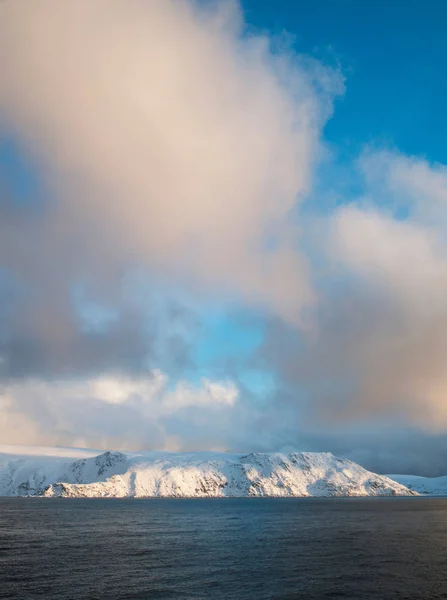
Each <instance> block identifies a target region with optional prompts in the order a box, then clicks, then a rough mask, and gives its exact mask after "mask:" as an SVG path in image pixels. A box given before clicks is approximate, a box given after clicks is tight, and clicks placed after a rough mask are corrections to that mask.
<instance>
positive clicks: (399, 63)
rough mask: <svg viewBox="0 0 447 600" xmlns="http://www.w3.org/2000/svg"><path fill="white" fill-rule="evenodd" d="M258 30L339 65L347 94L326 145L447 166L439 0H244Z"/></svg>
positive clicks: (446, 9)
mask: <svg viewBox="0 0 447 600" xmlns="http://www.w3.org/2000/svg"><path fill="white" fill-rule="evenodd" d="M243 7H244V11H245V16H246V19H247V21H248V23H250V24H251V25H253V26H254V27H257V28H260V29H266V30H268V31H270V32H274V33H276V34H278V35H279V34H281V33H282V32H284V31H286V32H288V33H291V34H292V35H293V36H294V48H295V49H296V50H298V51H299V52H305V53H308V54H311V55H313V56H316V57H318V58H322V59H323V60H324V61H326V62H329V63H332V64H334V63H335V64H337V63H338V64H339V65H340V67H341V69H342V71H343V73H344V74H345V76H346V93H345V95H344V96H343V98H341V99H339V100H337V101H336V109H335V113H334V116H333V118H332V119H330V121H329V122H328V123H327V125H326V128H325V137H326V139H327V140H328V141H329V142H331V143H333V144H335V145H336V147H337V151H339V152H341V153H342V154H343V153H347V154H348V155H352V154H354V153H357V152H358V151H359V149H360V148H361V147H362V146H363V145H364V144H367V143H374V144H376V143H381V144H387V145H389V146H396V147H397V148H399V150H400V151H401V152H404V153H406V154H422V155H424V156H426V157H427V158H428V159H429V160H431V161H434V162H444V163H445V162H446V161H447V147H446V144H445V136H444V131H445V129H446V128H447V114H446V111H445V96H446V91H447V77H446V64H447V45H446V43H445V30H446V27H447V6H446V5H445V4H444V3H443V2H440V1H439V0H428V1H427V2H421V1H419V0H393V1H392V2H388V1H387V0H377V1H371V0H365V1H364V2H357V1H355V0H338V1H333V0H315V1H313V2H305V1H302V0H297V1H296V2H289V1H288V0H277V1H275V2H270V1H269V0H244V2H243Z"/></svg>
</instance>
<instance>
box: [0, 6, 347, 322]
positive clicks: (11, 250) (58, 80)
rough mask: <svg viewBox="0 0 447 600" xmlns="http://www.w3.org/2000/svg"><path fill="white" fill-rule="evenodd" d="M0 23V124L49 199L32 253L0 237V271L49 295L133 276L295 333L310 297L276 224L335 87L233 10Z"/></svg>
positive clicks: (310, 162)
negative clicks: (157, 279)
mask: <svg viewBox="0 0 447 600" xmlns="http://www.w3.org/2000/svg"><path fill="white" fill-rule="evenodd" d="M0 11H1V19H0V23H1V24H0V39H1V42H0V44H1V45H0V51H1V54H2V57H3V59H2V69H1V71H0V89H1V93H0V119H1V120H2V121H3V127H4V128H5V129H7V130H10V131H13V132H14V133H15V134H16V135H18V136H19V137H20V139H21V141H22V144H23V145H24V146H25V147H28V148H29V152H30V155H31V156H32V157H33V159H35V160H37V161H38V163H39V166H40V169H41V170H42V172H44V173H45V176H46V177H45V181H44V183H45V186H46V190H47V191H48V194H50V195H51V198H52V200H50V201H48V203H47V205H46V206H45V208H44V212H45V214H44V215H43V216H41V218H40V219H39V218H37V219H36V220H34V221H32V222H31V223H23V222H21V223H20V227H21V231H22V235H25V236H26V237H27V238H31V239H32V240H33V242H32V244H28V243H27V242H26V241H24V239H23V237H22V239H21V240H18V238H17V236H16V232H15V231H14V227H11V223H7V224H6V225H5V224H4V227H3V228H2V229H3V231H2V233H3V234H4V235H2V236H1V237H2V240H3V244H2V249H1V250H0V252H1V257H2V259H3V262H5V263H6V266H7V267H8V268H12V269H15V270H20V272H21V273H24V272H25V273H26V277H27V278H28V279H29V278H30V277H31V276H32V274H33V273H35V271H36V267H37V269H38V275H37V276H38V277H41V276H42V271H43V270H44V269H51V270H52V271H53V272H55V273H57V278H58V281H59V280H60V279H61V278H63V277H64V274H65V273H66V272H67V270H68V272H69V273H70V274H71V275H73V274H76V275H78V276H79V275H80V274H83V273H85V272H86V271H87V272H90V271H92V270H93V269H95V273H96V272H97V271H99V272H100V273H101V276H102V277H107V276H108V277H111V276H113V274H114V273H115V272H116V270H117V268H118V267H120V266H123V265H125V266H126V265H128V264H129V263H132V262H134V263H138V264H143V265H145V266H149V267H150V268H152V269H155V271H156V272H159V273H162V274H163V276H164V277H166V276H168V277H176V278H178V279H181V280H182V281H183V282H186V283H187V284H188V285H190V286H195V288H197V287H198V288H199V289H201V290H203V293H206V292H208V293H214V294H216V293H218V292H219V293H220V294H227V295H229V296H230V297H233V298H234V297H235V298H238V299H239V300H240V301H242V302H244V303H248V304H249V305H252V306H254V307H258V308H261V309H267V310H270V311H272V312H274V313H276V314H280V315H281V316H282V317H284V318H286V319H288V320H291V321H295V322H297V321H299V319H300V313H301V309H302V308H303V307H304V306H306V305H307V304H308V303H309V302H311V301H312V298H313V292H312V289H311V285H310V282H309V279H308V275H307V265H306V261H305V259H304V258H303V256H302V255H301V254H300V252H299V251H298V248H297V241H296V240H297V234H298V229H297V227H296V225H294V224H293V223H292V221H291V219H289V216H290V213H291V211H293V209H294V208H295V205H296V203H297V201H299V199H300V198H302V197H303V195H304V194H305V193H306V191H307V190H308V189H309V186H310V183H311V180H312V171H313V167H314V164H315V162H316V161H317V160H318V157H319V155H320V152H321V148H320V142H319V136H320V131H321V128H322V126H323V124H324V122H325V120H326V118H327V117H328V115H329V114H330V110H331V99H332V97H333V95H334V93H336V92H339V91H340V90H341V85H342V84H341V82H340V77H339V76H338V75H337V74H335V73H331V72H330V71H328V70H325V69H324V68H323V67H322V66H321V65H319V64H318V63H316V62H315V63H311V62H306V61H301V62H300V61H299V60H298V59H294V57H293V56H292V55H288V54H287V53H282V54H281V53H274V52H273V51H272V50H271V49H270V47H269V39H268V38H266V37H263V36H259V35H244V31H243V22H242V18H241V14H240V12H239V10H238V7H237V5H236V4H232V3H217V4H216V5H215V6H213V7H212V8H210V7H204V6H203V5H201V4H200V3H194V2H188V1H185V0H168V1H166V0H154V1H152V2H146V3H144V2H141V1H140V0H130V1H129V2H126V3H123V2H120V1H118V0H79V1H78V2H58V1H55V0H40V1H39V2H34V1H27V0H24V1H22V2H12V3H6V4H4V5H2V6H1V7H0ZM36 253H37V257H36ZM39 267H40V268H39ZM61 271H63V272H61ZM58 287H59V286H56V288H58ZM57 291H58V290H52V292H53V294H54V295H56V292H57ZM63 301H64V300H63V299H61V302H63Z"/></svg>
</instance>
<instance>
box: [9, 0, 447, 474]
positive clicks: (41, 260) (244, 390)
mask: <svg viewBox="0 0 447 600" xmlns="http://www.w3.org/2000/svg"><path fill="white" fill-rule="evenodd" d="M273 46H274V45H273V43H272V40H271V39H269V37H268V36H265V35H258V34H256V33H253V32H252V31H247V30H246V29H245V25H244V22H243V18H242V15H241V11H240V10H239V8H238V6H237V5H236V4H234V3H231V2H225V3H222V2H218V3H213V4H204V3H201V2H193V1H192V0H191V1H187V0H153V1H151V2H142V1H140V0H128V1H127V2H121V1H119V0H77V1H76V2H69V1H56V0H21V1H20V2H7V3H1V4H0V54H1V56H2V61H1V66H0V131H2V132H3V133H4V134H5V136H7V137H11V138H12V139H13V140H14V143H15V144H17V146H18V148H19V150H18V152H19V153H20V156H21V159H22V160H23V159H26V161H25V162H26V163H27V164H28V166H29V168H30V170H31V171H32V172H33V174H34V175H36V177H37V178H36V181H37V183H35V186H37V185H38V188H39V189H38V190H36V196H37V199H36V198H34V199H33V203H31V202H28V201H26V199H25V201H23V198H22V199H20V201H19V198H18V197H15V189H14V185H11V182H9V181H8V179H7V177H6V178H5V176H4V174H3V173H2V174H1V177H0V185H1V189H2V190H3V193H2V196H1V198H0V265H1V268H2V270H1V271H0V377H1V380H2V382H3V395H2V398H3V400H2V402H3V409H4V410H3V413H2V419H3V421H2V425H1V426H0V433H2V435H6V436H7V440H9V441H23V442H25V441H28V442H29V441H30V440H33V441H35V442H36V443H37V442H38V443H45V442H46V443H62V444H66V443H70V444H78V445H82V444H86V445H94V446H100V447H109V446H113V445H115V446H116V447H121V448H126V447H130V445H131V446H132V447H134V448H136V447H138V446H140V447H147V448H156V447H160V448H170V449H192V448H198V449H206V448H214V449H236V450H247V449H252V450H256V449H257V450H278V449H283V448H291V447H294V448H297V449H303V450H332V451H334V452H339V453H341V454H344V455H348V456H350V457H351V458H354V459H356V458H359V460H361V461H362V462H363V463H364V464H365V465H366V466H368V467H370V468H378V469H380V470H381V471H384V470H385V471H386V470H389V471H390V470H391V471H393V470H413V471H414V470H419V471H425V472H427V473H430V474H433V473H434V472H439V469H441V463H442V460H443V458H442V457H444V455H445V453H444V452H443V447H444V445H445V431H446V429H447V411H446V408H445V401H444V399H445V397H446V393H447V378H446V375H445V364H447V343H446V341H445V340H446V339H447V336H446V333H447V309H446V306H447V305H446V303H445V298H446V296H447V283H446V282H447V254H446V250H447V249H446V244H445V231H446V225H447V218H446V217H447V167H445V166H444V165H439V164H431V163H429V162H428V161H427V160H425V159H422V158H419V157H409V156H404V155H402V154H400V153H399V152H398V151H390V150H383V149H380V148H379V149H377V148H372V147H369V148H366V149H365V151H364V152H363V153H362V155H361V156H360V157H358V159H356V160H355V161H353V162H349V164H343V165H341V166H340V169H339V168H337V167H338V165H336V164H334V162H336V161H334V159H333V158H332V159H331V157H329V155H328V153H327V152H326V149H325V146H324V143H323V142H322V129H323V127H324V124H325V122H326V121H327V119H328V118H329V117H330V116H331V112H332V102H333V99H334V97H335V96H336V95H337V94H340V93H342V91H343V82H342V77H341V76H340V74H339V73H335V72H334V71H331V70H330V69H327V68H325V67H324V66H323V65H321V64H320V63H318V62H317V61H313V60H312V59H309V58H306V57H300V56H297V55H296V54H294V53H293V52H292V51H291V50H290V49H287V48H282V49H281V50H278V48H277V47H273ZM334 154H336V150H334ZM323 158H324V159H325V161H326V162H325V161H323V162H321V161H322V159H323ZM316 169H319V171H318V173H319V176H320V180H319V181H318V182H315V181H314V180H315V173H316ZM6 175H7V174H6ZM353 182H354V185H351V183H353ZM359 188H360V192H359V193H358V194H357V195H356V196H354V195H353V193H352V189H359ZM321 190H330V194H328V197H327V198H321V197H320V196H319V194H320V192H321ZM340 190H341V191H340ZM37 191H38V193H37ZM305 199H306V201H307V206H306V210H305V211H300V207H301V204H302V202H303V201H304V200H305ZM304 248H306V251H304ZM210 306H212V307H213V308H215V307H216V306H217V307H218V309H219V310H220V311H222V313H223V314H225V315H226V317H227V318H228V320H229V321H231V316H232V314H235V313H237V314H238V315H248V314H249V315H250V318H251V319H253V320H254V321H256V322H257V323H258V322H261V323H262V325H260V326H259V331H261V332H262V333H261V334H260V336H261V337H262V336H263V335H265V341H264V343H263V345H262V347H261V348H260V350H259V352H258V353H257V354H256V355H255V356H254V357H247V356H245V355H244V357H243V358H241V359H239V358H237V357H236V356H233V357H230V358H228V357H227V356H226V355H225V357H224V358H222V359H220V362H219V359H217V358H215V359H214V363H213V365H207V367H209V369H210V370H212V369H213V367H215V368H216V369H217V367H218V368H219V369H220V371H219V376H218V377H217V376H216V377H214V376H209V377H208V378H202V379H200V377H201V374H200V373H199V369H198V368H197V365H195V364H194V360H193V358H192V357H193V354H194V353H193V352H192V350H191V348H192V346H193V344H194V343H195V341H196V336H197V333H198V331H200V326H201V323H206V319H204V318H203V314H201V313H203V311H205V312H206V309H207V307H208V308H209V307H210ZM245 318H246V319H247V322H248V317H245V316H243V317H242V318H241V320H242V321H244V319H245ZM201 319H202V320H201ZM303 324H305V325H306V327H303ZM242 329H243V326H242ZM256 343H259V342H258V341H257V342H256ZM250 353H252V349H250ZM227 354H228V353H227ZM211 362H212V361H211ZM218 362H219V364H218V365H217V363H218ZM224 363H225V364H224ZM154 369H160V371H157V370H155V371H154ZM225 369H226V371H227V372H226V373H225ZM247 369H250V370H251V371H247ZM222 372H223V373H224V375H223V376H222V377H221V376H220V374H221V373H222ZM250 372H254V373H259V372H262V374H263V379H262V381H267V380H269V381H270V382H272V383H271V384H269V388H271V389H269V390H268V393H267V392H266V393H265V394H258V395H256V394H254V393H253V391H251V392H250V390H249V389H248V388H249V386H246V385H244V381H245V382H246V380H247V377H248V375H247V373H248V374H249V373H250ZM162 373H163V374H162ZM197 381H200V383H197ZM261 396H262V397H261ZM8 436H9V437H8ZM424 446H425V447H427V448H429V450H427V452H426V455H425V458H422V459H419V458H418V455H419V453H420V452H422V448H423V447H424ZM440 457H441V458H440ZM387 464H388V467H387V466H386V465H387ZM434 465H435V466H434Z"/></svg>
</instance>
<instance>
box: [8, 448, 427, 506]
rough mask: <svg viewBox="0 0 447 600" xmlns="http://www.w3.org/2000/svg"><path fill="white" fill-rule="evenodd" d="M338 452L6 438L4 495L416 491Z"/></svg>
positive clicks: (405, 493)
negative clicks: (91, 445) (61, 443)
mask: <svg viewBox="0 0 447 600" xmlns="http://www.w3.org/2000/svg"><path fill="white" fill-rule="evenodd" d="M411 495H417V493H416V492H415V491H413V490H410V489H408V488H407V487H405V486H404V485H402V484H401V483H398V482H396V481H392V480H391V479H389V478H388V477H385V476H383V475H377V474H375V473H371V472H370V471H367V470H366V469H364V468H363V467H361V466H360V465H358V464H356V463H353V462H351V461H349V460H346V459H343V458H337V457H336V456H334V455H333V454H330V453H310V452H293V453H289V454H281V453H269V454H261V453H251V454H227V453H217V452H197V453H189V452H188V453H180V452H115V451H107V452H102V453H101V451H98V450H87V449H86V450H84V449H80V448H47V447H32V446H0V496H43V497H68V498H81V497H82V498H98V497H115V498H125V497H130V498H148V497H182V498H202V497H244V496H320V497H323V496H411Z"/></svg>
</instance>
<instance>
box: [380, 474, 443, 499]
mask: <svg viewBox="0 0 447 600" xmlns="http://www.w3.org/2000/svg"><path fill="white" fill-rule="evenodd" d="M388 477H389V478H390V479H392V480H393V481H397V482H398V483H400V484H402V485H404V486H406V487H407V488H409V489H410V490H414V491H415V492H417V493H418V494H423V495H428V496H447V475H443V476H442V477H419V476H418V475H388Z"/></svg>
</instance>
